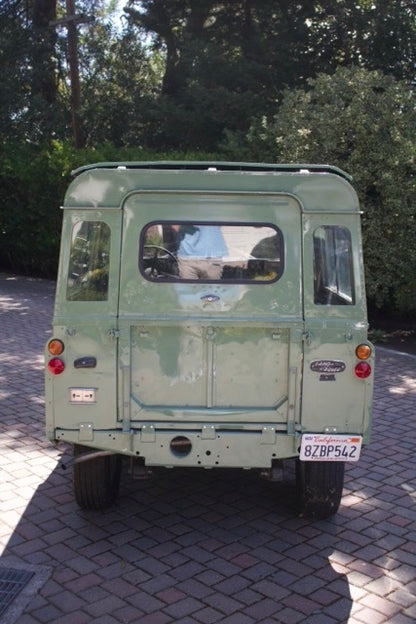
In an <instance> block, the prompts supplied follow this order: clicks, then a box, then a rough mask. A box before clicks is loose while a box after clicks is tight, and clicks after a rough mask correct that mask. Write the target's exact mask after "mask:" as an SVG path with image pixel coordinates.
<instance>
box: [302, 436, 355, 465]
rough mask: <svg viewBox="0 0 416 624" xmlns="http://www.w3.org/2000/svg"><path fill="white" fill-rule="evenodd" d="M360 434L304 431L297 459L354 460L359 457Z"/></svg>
mask: <svg viewBox="0 0 416 624" xmlns="http://www.w3.org/2000/svg"><path fill="white" fill-rule="evenodd" d="M361 443H362V436H358V435H355V436H350V435H331V434H325V433H323V434H318V433H304V434H303V436H302V444H301V447H300V455H299V459H301V460H302V461H340V462H341V461H344V462H355V461H358V460H359V458H360V453H361Z"/></svg>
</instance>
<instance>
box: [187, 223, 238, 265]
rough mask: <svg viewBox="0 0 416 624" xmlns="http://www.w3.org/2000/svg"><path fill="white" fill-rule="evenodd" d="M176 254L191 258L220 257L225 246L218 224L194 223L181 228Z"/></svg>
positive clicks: (225, 251) (223, 254)
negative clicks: (180, 237)
mask: <svg viewBox="0 0 416 624" xmlns="http://www.w3.org/2000/svg"><path fill="white" fill-rule="evenodd" d="M181 236H182V239H181V242H180V244H179V248H178V256H182V257H192V258H222V257H223V256H225V255H227V246H226V244H225V240H224V237H223V235H222V232H221V228H220V227H219V226H218V225H198V226H197V225H195V226H190V227H186V226H185V227H184V228H181Z"/></svg>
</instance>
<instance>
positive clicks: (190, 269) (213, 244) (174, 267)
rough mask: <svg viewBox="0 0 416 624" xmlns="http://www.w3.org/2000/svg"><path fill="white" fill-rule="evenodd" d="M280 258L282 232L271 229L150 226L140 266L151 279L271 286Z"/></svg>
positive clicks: (222, 225) (225, 225)
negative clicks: (246, 283)
mask: <svg viewBox="0 0 416 624" xmlns="http://www.w3.org/2000/svg"><path fill="white" fill-rule="evenodd" d="M282 259H283V237H282V233H281V231H280V230H279V229H278V228H277V227H275V226H273V225H268V224H267V225H266V224H265V225H252V224H244V223H241V224H228V223H217V224H212V223H209V224H208V223H190V222H181V223H150V224H148V225H147V226H146V227H145V228H144V230H143V232H142V234H141V242H140V252H139V268H140V271H141V273H142V274H143V275H144V277H145V278H146V279H148V280H150V281H161V280H165V281H171V280H177V281H197V280H205V281H210V282H217V281H224V280H228V281H231V282H253V283H254V282H273V281H276V280H277V279H279V278H280V277H281V275H282V271H283V261H282Z"/></svg>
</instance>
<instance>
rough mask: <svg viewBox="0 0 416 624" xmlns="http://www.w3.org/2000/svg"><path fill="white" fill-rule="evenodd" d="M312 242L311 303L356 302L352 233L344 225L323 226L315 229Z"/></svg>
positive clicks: (347, 303)
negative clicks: (312, 295) (312, 280)
mask: <svg viewBox="0 0 416 624" xmlns="http://www.w3.org/2000/svg"><path fill="white" fill-rule="evenodd" d="M313 243H314V303H316V304H318V305H352V304H354V303H355V296H354V283H353V266H352V248H351V234H350V232H349V230H348V229H347V228H344V227H340V226H337V225H326V226H321V227H319V228H317V229H316V230H315V232H314V236H313Z"/></svg>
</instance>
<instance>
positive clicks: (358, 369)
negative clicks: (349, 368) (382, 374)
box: [354, 362, 371, 379]
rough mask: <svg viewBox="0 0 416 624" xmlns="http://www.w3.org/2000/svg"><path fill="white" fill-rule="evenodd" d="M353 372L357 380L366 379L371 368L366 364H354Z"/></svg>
mask: <svg viewBox="0 0 416 624" xmlns="http://www.w3.org/2000/svg"><path fill="white" fill-rule="evenodd" d="M354 371H355V374H356V376H357V377H358V378H359V379H366V378H367V377H369V376H370V375H371V366H370V364H368V363H367V362H359V364H356V366H355V369H354Z"/></svg>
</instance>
